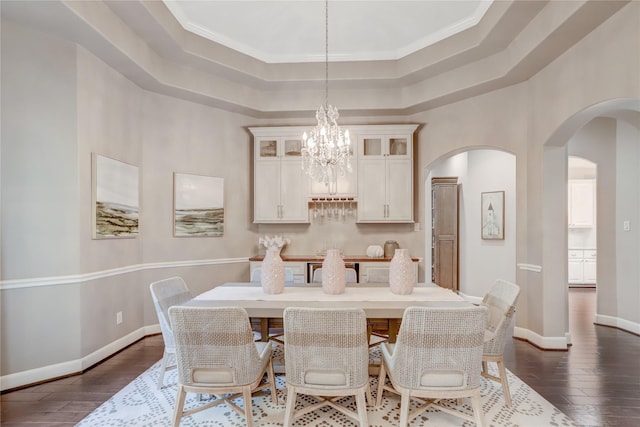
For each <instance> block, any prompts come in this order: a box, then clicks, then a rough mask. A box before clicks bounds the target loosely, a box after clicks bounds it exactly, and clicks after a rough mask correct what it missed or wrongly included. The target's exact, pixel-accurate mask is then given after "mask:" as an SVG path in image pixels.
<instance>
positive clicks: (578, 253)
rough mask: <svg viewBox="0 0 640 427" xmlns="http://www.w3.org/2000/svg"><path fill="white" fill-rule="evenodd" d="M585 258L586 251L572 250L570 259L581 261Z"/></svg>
mask: <svg viewBox="0 0 640 427" xmlns="http://www.w3.org/2000/svg"><path fill="white" fill-rule="evenodd" d="M583 257H584V251H579V250H570V251H569V259H581V258H583Z"/></svg>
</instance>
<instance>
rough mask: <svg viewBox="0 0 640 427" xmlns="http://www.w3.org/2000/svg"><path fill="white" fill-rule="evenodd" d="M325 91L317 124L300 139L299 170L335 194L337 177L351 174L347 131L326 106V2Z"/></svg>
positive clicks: (332, 107) (327, 9)
mask: <svg viewBox="0 0 640 427" xmlns="http://www.w3.org/2000/svg"><path fill="white" fill-rule="evenodd" d="M324 10H325V27H324V33H325V62H324V64H325V76H324V83H325V90H324V104H323V105H321V106H320V108H318V110H317V111H316V120H317V121H318V124H317V125H316V126H315V127H314V128H313V129H311V130H310V131H309V135H307V132H305V133H304V134H303V136H302V169H303V170H304V171H305V172H306V173H307V175H309V176H310V177H311V178H312V179H313V180H315V181H317V182H324V184H325V185H326V186H327V190H328V192H329V194H335V193H336V190H337V189H336V184H337V179H338V175H345V173H347V172H349V173H350V172H351V160H350V156H351V139H350V138H349V131H348V130H344V131H343V130H342V129H341V128H340V126H339V125H338V121H337V120H338V117H340V113H338V109H337V108H336V107H334V106H333V105H329V1H328V0H325V8H324Z"/></svg>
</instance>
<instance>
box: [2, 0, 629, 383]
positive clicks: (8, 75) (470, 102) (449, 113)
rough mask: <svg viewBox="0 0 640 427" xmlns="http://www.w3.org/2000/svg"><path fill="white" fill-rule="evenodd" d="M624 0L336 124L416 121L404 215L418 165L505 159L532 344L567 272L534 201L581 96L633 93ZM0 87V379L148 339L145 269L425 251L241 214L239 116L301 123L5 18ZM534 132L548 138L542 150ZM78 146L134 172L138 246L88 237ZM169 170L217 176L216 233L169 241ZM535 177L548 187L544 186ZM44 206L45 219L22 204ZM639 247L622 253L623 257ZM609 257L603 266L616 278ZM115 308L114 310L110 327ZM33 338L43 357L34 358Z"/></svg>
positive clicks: (224, 269)
mask: <svg viewBox="0 0 640 427" xmlns="http://www.w3.org/2000/svg"><path fill="white" fill-rule="evenodd" d="M639 8H640V4H638V3H632V4H630V5H628V6H626V7H625V8H623V10H621V11H620V12H619V13H618V14H616V15H615V16H614V17H613V18H611V19H610V20H608V21H607V22H605V23H604V24H603V25H602V26H600V27H599V28H597V29H595V30H594V31H593V32H592V33H591V34H590V35H589V36H588V37H587V38H585V39H584V40H582V41H580V42H578V43H577V44H576V45H575V46H574V47H573V48H571V49H569V50H568V51H567V52H566V53H565V54H563V55H562V56H561V57H560V58H558V59H557V60H556V61H554V62H553V63H552V64H550V65H549V66H548V67H546V68H544V69H543V70H541V71H540V72H539V73H538V74H537V75H536V76H534V77H533V78H532V79H531V80H529V81H527V82H524V83H521V84H517V85H514V86H511V87H507V88H504V89H500V90H496V91H493V92H490V93H487V94H484V95H480V96H476V97H474V98H469V99H466V100H464V101H460V102H456V103H453V104H450V105H447V106H444V107H440V108H437V109H433V110H429V111H425V112H423V113H420V114H416V115H414V116H411V117H404V118H402V117H394V118H366V117H361V118H356V117H353V118H347V119H346V120H345V123H350V122H351V123H373V122H375V123H379V122H385V121H386V122H387V123H388V122H405V123H406V122H412V123H420V124H422V127H421V128H420V129H419V131H418V132H417V134H416V139H417V141H416V145H415V153H416V161H415V175H416V180H415V187H414V191H415V200H416V207H415V211H416V219H418V220H420V219H421V218H425V201H424V197H425V194H426V193H427V191H426V188H425V183H426V178H427V174H428V171H429V168H430V167H431V165H433V164H434V162H436V161H438V160H440V159H443V158H445V157H447V156H450V155H452V154H456V153H459V152H463V151H466V150H468V149H469V148H471V147H473V148H480V147H493V148H498V149H500V150H503V151H506V152H509V153H513V154H514V155H515V157H516V160H515V162H516V183H515V188H516V201H515V206H516V211H517V213H516V249H515V254H516V256H515V258H516V262H518V263H527V264H534V265H539V266H541V267H542V273H538V272H532V271H527V270H522V269H520V270H517V273H516V281H517V282H518V283H519V284H520V285H521V287H522V295H521V300H520V304H519V306H518V333H519V334H521V336H523V337H524V338H527V339H531V340H532V341H534V342H536V343H537V344H538V345H541V346H546V345H548V346H549V347H555V348H561V347H562V345H563V344H566V342H565V341H564V339H565V338H564V334H565V333H566V332H567V322H566V304H564V302H563V301H565V300H566V286H563V287H559V286H557V283H558V282H559V281H562V280H565V279H564V277H565V276H564V275H566V262H559V263H558V261H557V260H555V259H554V256H555V255H556V252H558V251H560V252H562V251H564V254H565V256H566V250H564V249H566V239H565V244H564V245H565V248H561V247H560V245H555V246H554V244H552V242H550V236H557V234H555V232H556V229H558V228H562V227H565V225H566V223H565V221H566V218H565V217H563V211H554V210H549V211H547V210H546V209H551V207H550V206H548V205H547V204H546V202H547V201H548V200H549V199H551V200H560V197H561V194H562V192H561V191H559V190H558V188H556V187H557V186H558V183H561V182H564V181H563V179H565V178H566V154H567V153H566V148H564V146H565V145H566V142H567V140H568V138H569V137H570V136H571V135H572V134H573V133H575V131H576V130H578V129H579V128H580V127H581V126H582V125H583V124H585V123H587V122H588V121H590V120H591V119H592V118H593V117H587V116H589V114H591V115H592V116H594V115H595V116H597V115H599V114H601V113H599V112H598V111H597V109H593V108H591V107H592V106H594V105H599V103H602V102H606V101H610V100H614V99H616V98H631V99H635V100H638V99H640V81H639V79H638V78H637V76H638V75H640V60H638V59H639V55H640V25H638V16H640V12H639ZM594 58H596V59H594ZM618 64H624V65H618ZM2 87H3V93H2V103H3V105H2V107H3V108H2V124H3V126H2V154H3V156H2V162H3V163H2V198H3V200H2V202H3V203H2V280H3V283H2V286H3V287H2V291H1V292H2V299H1V304H2V337H1V340H2V342H1V344H2V350H1V352H2V353H1V356H2V364H1V371H2V376H3V385H2V387H3V388H4V387H11V386H16V385H20V384H24V383H28V382H34V381H37V380H41V379H46V378H50V377H52V376H56V375H62V374H65V373H70V372H75V371H78V370H80V369H82V368H85V367H87V365H90V364H91V363H92V362H93V363H95V362H97V361H98V360H100V358H101V357H103V356H104V355H105V354H108V353H111V352H114V351H116V350H118V349H119V348H121V347H122V346H124V345H126V344H128V343H129V342H131V341H132V340H135V339H137V338H139V337H140V336H142V335H144V334H145V333H147V332H148V331H149V330H150V329H148V327H149V326H152V325H154V324H155V323H156V319H155V315H154V313H153V309H152V307H151V305H150V303H151V301H150V298H149V295H148V284H149V282H150V281H152V280H155V279H158V278H162V277H168V276H170V275H182V276H184V277H185V278H186V279H187V281H188V283H189V285H190V287H191V288H192V290H193V292H194V293H199V292H202V291H203V290H205V289H207V287H210V286H212V285H215V284H218V283H222V282H225V281H228V280H234V279H235V280H237V279H239V278H241V277H248V267H247V265H246V261H245V259H246V257H247V256H250V255H252V254H253V253H255V252H256V251H257V249H258V248H257V240H258V236H259V235H260V234H266V233H274V232H283V233H284V232H285V231H286V232H287V233H290V234H291V237H292V238H294V241H295V243H294V245H296V246H297V245H300V246H299V247H300V249H301V250H302V249H304V250H313V249H314V248H315V247H316V246H317V240H318V238H319V237H320V236H326V235H338V236H345V240H346V241H347V242H346V243H345V244H346V245H349V246H348V248H349V250H351V248H353V250H354V251H356V250H361V249H360V248H365V247H366V245H367V244H369V243H370V242H375V243H382V242H384V240H386V239H387V238H389V237H393V238H396V240H398V241H399V242H400V244H401V246H403V247H408V248H410V250H411V253H412V255H414V256H424V247H425V244H424V234H423V233H417V232H414V231H413V229H412V228H410V227H408V226H406V225H396V226H382V227H376V226H372V225H368V226H358V225H355V224H346V225H338V224H335V225H331V226H327V225H318V224H311V225H309V226H303V227H301V228H299V229H298V228H295V227H292V228H289V227H282V226H260V227H258V226H256V225H253V224H252V222H251V216H252V215H251V205H252V203H251V196H252V193H251V182H252V181H251V178H252V177H251V172H250V171H251V154H250V153H251V144H250V137H249V134H248V132H247V131H246V127H247V126H250V125H251V126H260V125H267V124H273V125H276V124H277V125H282V124H292V125H293V124H308V123H309V121H308V120H301V119H299V118H298V119H292V118H288V117H286V116H283V117H280V118H277V119H273V120H270V121H257V120H253V119H250V118H248V117H244V116H241V115H237V114H234V113H230V112H224V111H221V110H217V109H214V108H211V107H207V106H203V105H198V104H194V103H189V102H186V101H182V100H178V99H174V98H172V97H168V96H164V95H162V96H161V95H157V94H154V93H151V92H147V91H145V90H143V89H141V88H139V87H137V86H135V85H134V84H133V83H131V82H129V81H128V80H127V79H125V78H124V77H122V76H121V75H120V74H118V73H116V72H115V71H113V70H112V69H110V68H109V67H108V66H106V65H105V64H104V63H102V62H101V61H100V60H98V59H97V58H95V57H94V56H93V55H92V54H91V53H88V52H87V51H85V50H83V49H81V48H78V47H76V46H73V45H70V44H69V43H67V42H64V41H62V40H59V39H56V38H54V37H50V36H48V35H46V34H43V33H39V32H36V31H32V30H28V29H26V28H23V27H20V26H17V25H14V24H11V23H5V22H4V21H3V23H2ZM389 96H391V95H389ZM590 108H591V109H590ZM583 112H587V113H588V114H587V113H584V114H581V113H583ZM301 122H302V123H301ZM626 133H627V134H633V132H632V131H628V130H627V131H626ZM43 141H46V143H43ZM550 142H551V143H552V144H555V145H558V146H559V147H558V148H553V147H552V148H550V149H549V150H547V152H545V146H546V145H552V144H550ZM627 149H628V150H631V151H633V149H634V147H633V146H632V145H631V146H629V147H627ZM94 151H95V152H100V153H101V154H104V155H109V156H112V157H114V158H117V159H120V160H124V161H128V162H131V163H134V164H137V165H139V166H140V171H141V194H142V199H141V235H140V236H139V237H138V238H136V239H126V240H108V241H95V240H92V239H91V238H90V229H91V227H90V221H91V220H90V194H91V193H90V153H91V152H94ZM563 156H564V157H563ZM563 158H564V162H565V170H564V172H563V169H562V166H561V165H562V162H563V160H562V159H563ZM550 166H552V167H550ZM174 171H179V172H184V173H198V174H206V175H213V176H222V177H224V178H225V191H226V195H225V209H226V218H225V222H226V224H225V225H226V227H227V228H226V230H225V236H224V237H222V238H203V239H198V238H191V239H187V238H182V239H175V238H173V237H172V235H171V221H172V219H171V218H172V217H171V215H172V214H171V211H172V204H171V200H172V185H171V182H172V181H171V174H172V173H173V172H174ZM563 174H564V175H563ZM617 179H620V177H617ZM635 179H636V182H638V181H637V178H635ZM551 186H556V187H554V188H556V191H551V192H549V189H550V188H551ZM43 201H44V203H43ZM564 201H565V203H566V193H565V197H564ZM43 207H46V208H47V211H48V212H49V213H50V214H49V215H37V213H40V212H43ZM18 208H20V210H18ZM565 209H566V205H565ZM629 209H630V210H631V211H633V209H632V208H629ZM636 215H637V214H636ZM549 218H551V219H552V221H551V222H548V221H547V222H545V220H548V219H549ZM34 224H37V225H38V228H37V230H34V231H37V232H32V231H31V230H33V228H32V227H34ZM564 229H565V233H566V227H565V228H564ZM289 230H291V231H289ZM19 231H20V232H19ZM398 236H400V237H398ZM600 240H601V239H600V237H599V241H600ZM637 241H638V239H637V237H636V241H635V242H636V243H633V244H631V245H630V246H627V247H628V248H629V250H630V251H634V250H635V251H636V253H635V254H634V253H633V252H631V253H629V257H633V256H634V255H635V258H634V259H636V260H637V259H638V253H637V250H638V249H637ZM634 245H635V246H634ZM292 246H293V245H292ZM558 248H560V249H558ZM604 249H605V250H606V249H611V250H614V248H604ZM558 253H559V252H558ZM202 260H209V261H211V262H207V263H204V264H200V263H198V261H202ZM636 264H637V263H636ZM624 268H625V266H624V265H617V267H616V272H617V276H620V275H621V274H624V273H625V271H624ZM114 269H115V271H113V270H114ZM634 271H635V273H634V274H637V267H636V270H634ZM78 275H80V276H78ZM599 279H600V278H599ZM614 279H615V278H614ZM612 286H615V287H616V289H615V290H613V289H612V293H615V294H616V295H617V299H616V300H615V302H614V304H615V310H612V311H611V312H608V310H609V309H610V308H609V306H610V304H609V303H608V302H607V303H606V304H605V305H604V306H603V309H606V310H607V313H603V314H604V315H607V316H611V317H614V318H615V317H616V316H622V315H624V316H627V315H628V316H630V317H629V318H628V319H623V320H625V321H627V322H628V323H629V324H631V326H632V327H635V326H636V325H637V324H638V319H637V318H634V317H633V314H632V313H633V311H632V309H633V307H636V308H637V306H638V303H640V301H638V300H637V295H638V291H637V288H634V286H637V282H636V283H635V284H631V283H627V282H624V283H623V282H619V283H618V282H616V284H615V285H612ZM480 291H481V289H478V290H477V292H480ZM627 297H628V299H630V300H629V301H622V300H621V298H627ZM633 298H636V300H635V301H634V300H633ZM563 304H564V306H563ZM116 311H123V312H124V323H123V324H122V325H120V326H118V327H116V325H115V312H116ZM42 343H50V344H51V345H50V346H49V345H47V346H46V348H47V349H50V350H49V351H47V352H42V351H34V350H35V346H36V344H37V345H38V348H39V349H41V348H43V347H42V346H41V344H42ZM55 343H59V345H58V346H56V345H54V344H55Z"/></svg>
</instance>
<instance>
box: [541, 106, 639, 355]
mask: <svg viewBox="0 0 640 427" xmlns="http://www.w3.org/2000/svg"><path fill="white" fill-rule="evenodd" d="M570 154H575V155H580V156H581V157H585V158H588V159H590V160H592V161H594V162H595V163H596V164H597V168H598V180H597V185H596V201H597V202H596V215H595V216H596V218H597V221H598V227H597V231H596V237H595V240H596V241H597V255H598V257H597V279H596V282H597V283H598V293H597V303H596V311H597V313H596V319H595V322H596V323H600V324H605V325H609V326H615V327H619V328H621V329H625V330H629V331H631V332H635V333H638V331H640V315H638V314H637V307H638V306H639V305H640V285H639V283H640V270H639V267H638V264H639V263H638V260H639V259H640V233H639V232H638V231H637V230H635V229H634V228H633V227H631V224H634V223H638V224H640V208H639V207H638V205H639V204H640V172H639V168H638V165H639V164H640V101H639V100H629V99H620V100H612V101H607V102H602V103H600V104H597V105H594V106H591V107H589V108H587V109H585V110H583V111H581V112H579V113H577V114H575V115H574V116H572V117H571V118H569V119H568V120H567V121H565V123H563V124H562V125H561V126H560V127H559V128H558V129H557V131H556V132H555V133H554V134H553V135H552V136H551V137H550V138H549V140H548V141H547V143H546V144H545V147H544V165H543V179H544V182H545V184H544V190H543V191H544V196H543V200H544V202H545V203H544V206H543V218H544V223H545V225H544V236H545V239H544V243H543V245H544V251H543V252H544V256H543V264H544V270H545V272H544V274H545V276H544V280H543V286H544V292H543V294H545V295H546V297H545V298H549V299H553V300H554V303H553V304H544V305H543V309H544V319H545V323H552V322H555V323H556V324H564V331H565V334H566V340H567V343H570V340H571V338H570V335H569V334H568V332H569V325H568V286H566V284H567V282H568V250H569V244H568V241H569V235H568V232H567V229H566V228H565V229H564V230H562V231H561V230H559V229H558V225H557V224H562V223H565V224H566V218H567V216H568V203H567V197H566V194H567V193H566V190H567V187H566V183H567V179H568V166H567V160H568V156H569V155H570ZM563 219H565V220H564V221H565V222H563ZM554 224H555V225H554ZM625 224H630V225H629V227H626V228H628V229H626V230H625ZM546 301H547V300H546V299H545V302H546Z"/></svg>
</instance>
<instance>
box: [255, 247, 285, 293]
mask: <svg viewBox="0 0 640 427" xmlns="http://www.w3.org/2000/svg"><path fill="white" fill-rule="evenodd" d="M260 282H261V283H262V290H263V291H264V293H265V294H281V293H282V292H283V291H284V262H283V261H282V258H280V249H279V248H269V249H267V254H266V255H265V257H264V260H263V261H262V271H261V273H260Z"/></svg>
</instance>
